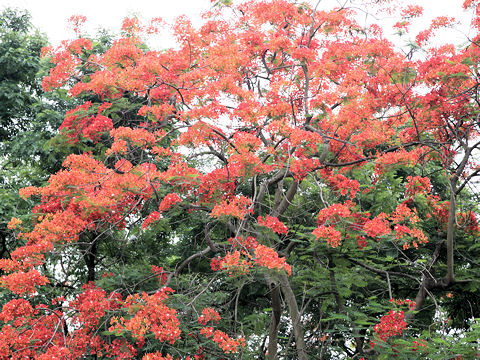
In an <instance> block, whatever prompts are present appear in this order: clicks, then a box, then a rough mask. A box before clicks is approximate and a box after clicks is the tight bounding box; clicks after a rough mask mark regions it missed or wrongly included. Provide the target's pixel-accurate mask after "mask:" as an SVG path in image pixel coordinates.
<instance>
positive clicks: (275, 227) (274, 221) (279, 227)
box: [257, 215, 288, 235]
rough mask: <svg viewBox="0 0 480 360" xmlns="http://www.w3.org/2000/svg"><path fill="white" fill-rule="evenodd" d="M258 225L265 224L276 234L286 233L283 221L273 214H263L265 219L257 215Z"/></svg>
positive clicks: (286, 229)
mask: <svg viewBox="0 0 480 360" xmlns="http://www.w3.org/2000/svg"><path fill="white" fill-rule="evenodd" d="M257 220H258V225H260V226H265V227H267V228H269V229H270V230H272V231H273V232H276V233H277V234H285V235H286V234H287V232H288V228H287V227H286V226H285V224H284V223H282V222H281V221H280V220H278V218H276V217H274V216H270V215H267V216H265V219H264V218H263V217H261V216H259V217H258V219H257Z"/></svg>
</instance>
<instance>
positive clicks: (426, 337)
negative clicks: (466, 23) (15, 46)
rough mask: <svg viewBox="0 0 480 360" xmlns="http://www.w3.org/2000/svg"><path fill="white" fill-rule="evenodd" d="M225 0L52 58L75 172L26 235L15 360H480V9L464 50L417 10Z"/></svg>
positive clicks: (12, 263)
mask: <svg viewBox="0 0 480 360" xmlns="http://www.w3.org/2000/svg"><path fill="white" fill-rule="evenodd" d="M213 3H214V4H213V6H212V9H211V10H210V11H208V12H207V13H206V14H205V16H204V22H203V25H201V26H199V27H198V28H197V27H195V26H193V25H192V23H191V22H190V20H188V19H187V18H185V17H179V18H178V19H177V20H176V21H175V23H174V24H173V25H171V27H169V29H170V30H171V31H172V32H173V36H174V37H175V39H176V46H175V47H174V48H170V49H160V50H153V49H151V48H150V47H149V46H148V45H146V41H145V39H146V38H148V37H149V36H155V35H156V34H157V33H158V32H161V31H164V30H165V29H166V28H167V26H168V25H167V24H165V23H163V21H162V20H161V19H160V18H153V19H152V20H151V21H150V22H148V23H146V24H143V23H141V22H140V21H139V20H138V19H136V18H127V19H125V20H124V22H123V26H122V29H121V34H120V35H119V36H118V37H115V38H113V39H111V38H109V37H97V38H94V37H88V36H85V35H84V34H83V32H82V24H83V23H84V22H85V21H86V19H85V17H83V16H78V15H77V16H72V18H71V19H70V21H71V24H72V27H73V29H74V30H75V33H76V35H77V37H76V38H75V39H72V40H66V41H64V42H62V43H61V45H60V46H58V47H56V48H54V47H45V48H43V50H42V57H43V59H44V60H43V61H44V62H47V61H48V62H49V63H50V67H51V68H50V70H49V72H48V74H46V75H45V76H44V77H43V80H42V87H43V90H44V91H45V92H47V93H51V94H57V96H59V97H60V99H61V101H62V104H63V105H64V106H68V107H69V109H68V111H66V113H65V116H64V118H63V123H62V124H61V125H60V126H59V132H58V133H57V134H56V135H55V137H53V139H51V140H50V142H49V143H50V144H51V146H53V147H52V149H55V151H56V152H57V154H65V156H64V157H65V158H64V159H63V165H62V168H61V169H58V168H55V166H52V167H51V168H49V171H51V175H50V176H49V178H48V180H46V181H45V182H44V183H43V184H42V183H40V181H39V183H37V184H33V183H32V184H30V185H31V186H27V187H24V188H22V189H21V190H20V196H21V197H22V198H23V199H24V200H22V206H23V207H28V208H31V211H29V212H22V214H20V215H19V216H16V217H13V218H12V219H11V220H10V222H9V224H8V228H9V229H10V231H11V234H13V235H10V236H15V238H14V239H15V248H14V249H11V251H10V254H9V255H10V256H9V257H5V258H3V259H1V260H0V269H1V271H2V276H1V278H0V286H1V292H0V298H1V300H2V303H3V307H2V310H1V312H0V328H1V331H0V359H25V358H32V359H41V360H46V359H69V360H70V359H135V358H138V359H143V360H161V359H177V358H178V359H182V360H183V359H272V360H273V359H300V360H306V359H387V358H390V357H391V356H395V357H396V358H399V359H412V358H425V359H427V358H428V359H473V358H475V357H478V356H479V353H480V349H479V345H478V338H479V335H480V327H479V323H478V321H477V319H478V318H479V317H480V314H479V313H480V299H479V295H478V290H479V282H478V275H479V272H480V268H479V266H480V264H478V262H477V260H476V259H477V258H478V257H479V256H480V246H479V242H478V235H479V232H480V228H479V226H478V222H477V213H478V205H477V204H478V201H477V196H478V193H477V192H476V191H475V180H476V177H477V176H478V175H479V173H480V168H479V166H478V164H477V156H478V148H479V146H480V138H479V136H478V135H479V134H478V131H479V130H480V123H479V120H478V119H479V114H480V112H479V105H480V102H479V98H478V87H479V84H480V82H479V76H478V75H479V74H478V64H479V62H480V47H479V45H478V41H479V40H480V35H478V30H479V27H480V17H479V16H480V5H478V4H477V2H475V1H468V0H467V1H465V3H464V8H465V9H470V10H471V11H473V14H474V16H473V21H472V29H471V33H470V35H469V36H470V38H467V39H466V40H468V43H467V44H466V46H459V47H455V46H454V45H450V44H444V43H442V44H440V45H436V44H437V43H438V41H435V42H433V41H431V39H434V38H435V33H436V32H437V31H440V30H441V29H443V28H450V27H453V26H454V25H455V20H454V19H452V18H449V17H439V18H435V19H434V20H433V21H432V22H431V24H428V25H427V27H426V28H425V29H423V30H422V31H421V32H419V33H418V34H411V33H410V32H409V27H410V26H411V23H412V22H414V21H415V19H416V18H421V15H422V9H421V7H419V6H413V5H402V6H393V5H392V4H390V3H389V2H386V1H376V2H373V3H370V2H362V4H361V5H358V4H350V2H346V3H345V5H344V6H343V7H338V8H334V9H322V7H321V6H322V3H321V2H319V3H318V4H317V5H316V6H311V5H308V4H304V3H297V2H293V1H287V0H273V1H260V0H258V1H247V2H239V3H238V4H237V3H235V4H231V2H230V1H218V2H213ZM371 13H375V14H382V13H383V14H388V15H389V16H396V17H397V18H398V22H397V23H396V24H395V25H394V27H393V28H394V30H395V31H396V32H398V34H399V35H401V36H402V38H409V39H410V38H412V41H411V43H409V44H408V45H407V46H406V47H398V46H396V45H395V44H394V43H393V42H392V41H390V40H388V38H387V36H386V35H384V30H383V29H382V28H381V27H380V26H379V25H378V24H375V23H371V24H370V23H368V22H367V23H364V22H361V21H359V16H360V14H362V15H364V14H371ZM11 19H14V18H13V17H9V15H8V13H5V14H4V15H3V17H2V20H1V21H0V30H1V31H5V33H6V34H7V35H6V39H9V38H10V37H14V36H16V35H15V33H16V30H15V29H16V28H15V26H14V25H15V24H16V23H17V21H18V24H19V26H23V25H22V24H24V23H23V22H22V21H23V20H22V16H20V17H18V18H16V20H15V21H13V20H11ZM2 21H3V22H2ZM4 23H5V24H7V23H8V24H7V25H6V27H4V26H3V25H2V24H4ZM12 24H13V25H12ZM415 35H416V36H415ZM4 45H5V46H7V47H8V49H11V48H12V47H11V46H10V45H8V44H7V43H6V42H5V41H2V42H0V46H4ZM29 54H32V57H31V58H32V59H34V60H31V61H33V62H35V61H37V62H38V60H36V57H35V56H34V53H29ZM15 56H17V55H15ZM10 60H12V59H11V58H10ZM10 60H9V61H10ZM9 63H10V62H9ZM12 64H15V65H17V64H16V63H15V62H12ZM7 70H8V67H4V66H3V65H2V66H0V72H5V71H7ZM27 72H28V71H27ZM36 73H37V72H36ZM16 76H19V75H16ZM21 76H23V77H25V78H26V79H37V80H38V76H37V77H35V76H34V75H33V70H32V72H28V74H22V75H21ZM5 78H7V76H6V75H5ZM18 81H21V82H22V83H23V84H24V85H22V86H21V92H22V94H23V93H25V94H26V95H28V96H30V95H32V94H33V95H34V96H36V94H37V93H38V92H39V89H38V88H37V87H36V85H27V84H25V82H26V80H18ZM32 81H33V83H32V84H35V81H34V80H32ZM0 85H1V86H3V82H2V84H0ZM47 103H48V102H47ZM20 107H21V109H20V110H19V109H16V108H11V109H14V110H12V111H14V112H15V114H17V115H15V116H10V117H9V119H18V120H14V121H13V124H14V125H15V126H16V127H23V126H24V125H22V121H21V120H22V119H29V117H28V116H27V115H22V114H23V111H24V110H25V111H26V110H27V109H29V106H28V105H27V103H24V104H23V105H22V106H20ZM8 109H10V108H7V107H4V110H5V111H7V110H8ZM2 111H3V110H2ZM8 111H10V110H8ZM25 114H26V113H25ZM43 114H44V115H43V116H40V117H36V119H37V120H36V121H37V124H39V126H40V124H42V122H41V121H46V119H47V118H48V114H49V113H48V112H47V113H45V112H43ZM56 114H58V113H56ZM1 116H2V115H0V121H2V122H3V121H4V120H3V117H1ZM52 116H53V115H52ZM44 124H45V123H44ZM25 126H26V127H28V126H29V125H28V124H27V125H25ZM45 126H46V125H45ZM4 129H6V130H8V127H4ZM11 137H12V136H11V134H10V135H8V134H5V138H8V139H9V140H10V138H11ZM12 142H15V139H12ZM59 156H60V155H59ZM31 159H32V158H30V160H31ZM33 159H36V158H35V157H33Z"/></svg>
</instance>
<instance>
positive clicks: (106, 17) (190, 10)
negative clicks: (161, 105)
mask: <svg viewBox="0 0 480 360" xmlns="http://www.w3.org/2000/svg"><path fill="white" fill-rule="evenodd" d="M310 1H311V2H313V1H314V0H310ZM333 1H335V0H323V1H322V2H321V3H320V7H322V5H324V4H326V3H329V2H330V3H331V2H333ZM463 1H464V0H409V1H407V0H405V1H402V0H397V2H398V3H401V4H408V3H414V4H418V5H422V6H423V7H424V9H425V11H424V20H421V22H420V24H418V27H414V28H413V29H418V30H420V26H422V27H428V25H429V22H430V20H431V19H432V18H434V17H436V16H440V15H448V16H454V17H456V18H457V19H458V20H459V21H460V23H461V25H460V28H461V29H462V31H464V32H467V31H468V27H469V26H468V25H469V22H470V19H471V14H468V13H465V12H463V11H462V8H461V5H462V3H463ZM315 2H316V1H315ZM7 6H11V7H18V8H24V9H27V10H29V11H30V13H31V14H32V18H33V23H34V25H35V26H36V27H37V28H39V29H40V31H42V32H44V33H46V34H47V35H48V37H49V39H50V41H51V43H52V44H54V45H56V44H58V43H59V42H60V41H61V40H65V39H69V38H71V37H72V36H73V34H72V32H71V31H69V30H68V29H67V26H66V24H67V21H66V20H67V19H68V18H69V17H70V16H71V15H85V16H86V17H87V19H88V20H87V23H86V26H85V27H84V30H86V32H87V33H88V34H91V35H93V34H94V33H95V29H98V28H107V29H110V30H112V31H113V32H115V33H118V31H119V29H120V24H121V20H122V19H123V18H124V17H126V16H129V15H133V14H135V15H137V16H139V18H140V19H142V20H148V19H150V18H152V17H161V18H163V19H164V20H166V21H168V22H170V21H172V20H173V19H174V18H175V17H177V16H179V15H183V14H185V15H187V16H188V17H189V18H191V19H192V21H193V22H194V24H195V23H197V24H198V23H199V22H200V13H201V12H202V11H204V10H207V9H209V7H210V6H211V1H210V0H133V1H132V0H80V1H78V0H77V1H71V0H0V10H1V9H2V8H4V7H7ZM413 34H414V33H413ZM441 37H442V39H441V41H445V40H446V39H445V37H447V39H448V41H449V42H454V43H459V42H461V41H463V40H464V39H465V37H464V36H462V35H461V34H460V33H459V32H458V31H456V30H451V29H450V30H447V31H446V32H445V31H444V32H443V33H442V34H441ZM460 39H462V40H460ZM166 41H167V42H168V41H169V40H168V39H166ZM172 45H173V44H166V46H165V47H170V46H172Z"/></svg>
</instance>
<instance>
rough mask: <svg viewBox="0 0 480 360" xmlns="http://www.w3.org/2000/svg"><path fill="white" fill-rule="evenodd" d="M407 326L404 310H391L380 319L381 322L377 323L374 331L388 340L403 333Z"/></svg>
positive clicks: (382, 338) (384, 339)
mask: <svg viewBox="0 0 480 360" xmlns="http://www.w3.org/2000/svg"><path fill="white" fill-rule="evenodd" d="M406 328H407V323H406V322H405V321H404V313H403V311H395V310H390V312H389V313H388V314H387V315H385V316H383V317H382V318H381V319H380V324H377V325H375V327H374V328H373V331H375V333H376V335H377V336H378V337H379V338H380V339H381V340H383V341H386V340H387V339H388V338H389V337H392V336H396V335H401V334H402V332H403V330H405V329H406Z"/></svg>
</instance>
